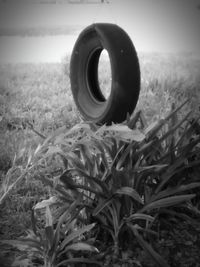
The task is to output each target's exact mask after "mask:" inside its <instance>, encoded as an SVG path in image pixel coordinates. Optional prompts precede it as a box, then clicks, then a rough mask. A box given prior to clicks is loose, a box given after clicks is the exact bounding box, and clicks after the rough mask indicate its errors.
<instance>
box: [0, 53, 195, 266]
mask: <svg viewBox="0 0 200 267" xmlns="http://www.w3.org/2000/svg"><path fill="white" fill-rule="evenodd" d="M105 64H106V63H105ZM140 64H141V73H142V91H141V95H140V101H139V104H138V107H137V110H136V113H135V114H137V111H138V110H139V109H142V111H143V113H144V117H145V118H146V122H144V120H142V122H143V123H144V125H143V123H142V124H138V123H137V124H136V122H135V120H134V118H135V117H134V115H133V117H131V118H127V122H126V123H125V124H122V125H114V126H110V127H104V126H103V127H100V128H97V127H96V126H95V125H91V124H90V123H89V124H87V123H81V119H80V117H79V116H78V113H77V111H76V108H75V106H74V104H73V100H72V96H71V92H70V84H69V58H67V59H66V60H65V61H64V63H63V64H62V65H59V64H54V65H53V64H52V65H15V66H11V65H9V66H8V65H6V66H1V68H0V72H1V77H3V79H2V84H1V95H0V101H1V106H0V108H1V113H0V115H1V117H0V119H1V122H0V130H1V131H0V134H1V139H0V140H1V144H0V145H1V155H0V171H1V195H0V198H1V218H2V219H1V222H0V223H1V225H0V231H1V240H2V239H4V240H7V241H4V244H3V245H2V244H1V245H0V246H1V248H3V249H2V250H1V257H2V260H1V262H2V264H3V262H5V266H10V261H13V260H14V263H15V265H16V266H20V264H21V266H23V265H22V264H24V266H87V265H89V264H91V266H156V264H157V265H158V266H199V265H198V262H200V259H199V241H198V240H199V236H200V232H199V230H200V227H199V193H198V191H199V190H198V187H199V185H200V183H199V176H198V173H199V165H200V164H199V163H200V151H199V149H200V147H199V143H200V137H199V132H198V131H199V128H198V126H199V124H198V123H196V122H198V121H196V119H198V117H199V113H198V112H199V110H198V104H199V94H198V93H199V92H198V90H199V76H198V70H199V66H200V65H199V62H198V61H197V60H195V59H192V58H191V57H189V56H184V57H182V58H180V57H169V56H166V55H163V56H161V55H157V54H154V55H151V56H149V55H140ZM104 69H105V68H104V67H103V68H102V79H103V80H104V82H102V84H104V86H106V85H108V84H109V82H108V81H109V77H107V75H106V73H105V72H103V70H104ZM107 90H108V89H107ZM187 98H189V100H190V101H189V102H186V103H185V104H184V105H183V106H182V107H181V109H179V110H174V109H175V108H176V107H178V106H180V103H183V102H184V100H185V99H187ZM172 103H174V104H175V105H174V106H173V110H172V111H171V108H172V105H171V104H172ZM191 109H192V114H191V112H190V110H191ZM166 114H171V115H170V116H168V117H167V118H166V120H163V118H164V117H166V116H167V115H166ZM192 118H194V120H193V121H192V120H191V119H192ZM160 119H161V120H160ZM73 125H76V126H75V127H73ZM128 126H129V127H130V128H131V129H130V128H129V127H128ZM148 126H149V127H148ZM28 229H32V230H28ZM11 239H12V240H15V241H12V245H16V247H17V248H18V249H20V250H22V251H23V252H20V251H18V250H13V249H12V248H11V247H10V243H11V242H10V241H9V240H11ZM5 243H6V246H5ZM177 248H178V249H177ZM189 255H190V257H189ZM8 256H9V259H8ZM75 262H78V263H75Z"/></svg>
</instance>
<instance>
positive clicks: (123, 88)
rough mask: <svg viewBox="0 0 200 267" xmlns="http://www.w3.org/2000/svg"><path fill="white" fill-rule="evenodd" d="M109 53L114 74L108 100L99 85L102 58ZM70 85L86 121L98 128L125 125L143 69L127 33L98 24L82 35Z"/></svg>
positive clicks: (71, 67)
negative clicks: (99, 69)
mask: <svg viewBox="0 0 200 267" xmlns="http://www.w3.org/2000/svg"><path fill="white" fill-rule="evenodd" d="M104 49H105V50H107V52H108V55H109V58H110V65H111V73H112V82H111V90H110V95H109V97H108V99H105V97H104V95H103V93H102V92H101V89H100V86H99V82H98V63H99V58H100V54H101V52H102V51H103V50H104ZM70 81H71V89H72V94H73V97H74V101H75V103H76V105H77V107H78V109H79V111H80V113H81V115H82V116H83V117H84V119H85V120H87V121H91V122H94V123H96V124H111V123H112V122H114V123H120V122H123V121H124V120H125V119H126V116H127V113H129V114H131V113H132V112H133V111H134V109H135V106H136V104H137V101H138V97H139V92H140V67H139V61H138V57H137V53H136V50H135V48H134V46H133V43H132V41H131V39H130V38H129V36H128V35H127V33H126V32H125V31H124V30H123V29H121V28H120V27H119V26H117V25H115V24H109V23H96V24H92V25H90V26H88V27H87V28H85V29H84V30H83V31H82V32H81V33H80V35H79V37H78V39H77V41H76V43H75V45H74V48H73V51H72V55H71V61H70Z"/></svg>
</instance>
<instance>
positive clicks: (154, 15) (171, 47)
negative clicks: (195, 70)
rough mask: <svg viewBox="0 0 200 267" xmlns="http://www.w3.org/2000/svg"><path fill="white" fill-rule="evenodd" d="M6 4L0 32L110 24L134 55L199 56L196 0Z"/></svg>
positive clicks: (0, 7)
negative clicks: (122, 32) (120, 30)
mask: <svg viewBox="0 0 200 267" xmlns="http://www.w3.org/2000/svg"><path fill="white" fill-rule="evenodd" d="M27 1H28V0H27ZM46 1H48V0H46ZM63 1H64V0H63ZM90 1H91V0H90ZM7 2H8V3H0V28H20V27H38V26H48V27H49V26H59V25H62V26H63V25H69V26H70V25H71V26H73V25H80V26H81V28H82V29H83V28H84V27H86V26H87V25H89V24H91V23H96V22H111V23H116V24H118V25H119V26H120V27H122V28H123V29H124V30H125V31H127V33H128V34H129V35H130V37H131V39H132V41H133V43H134V45H135V47H136V50H138V51H147V52H152V51H153V52H175V53H178V52H192V53H194V54H198V56H200V9H198V8H197V7H198V6H200V0H109V4H67V3H65V4H59V3H58V4H51V5H46V4H45V5H44V4H43V5H42V4H33V3H31V4H30V0H29V4H27V3H26V1H25V0H24V1H22V2H20V0H7ZM32 2H34V0H32ZM79 32H80V30H79ZM76 37H77V36H75V39H76ZM0 38H1V37H0ZM0 49H1V48H0Z"/></svg>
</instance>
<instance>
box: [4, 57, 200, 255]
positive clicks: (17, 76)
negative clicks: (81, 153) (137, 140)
mask: <svg viewBox="0 0 200 267" xmlns="http://www.w3.org/2000/svg"><path fill="white" fill-rule="evenodd" d="M69 60H70V58H69V56H67V57H66V59H65V60H64V61H63V63H62V64H16V65H1V66H0V77H1V81H0V181H1V184H2V188H3V182H4V178H5V176H6V172H7V171H8V169H9V167H11V166H12V164H13V160H15V164H16V165H17V166H19V167H20V166H24V164H25V162H26V160H27V157H28V155H29V151H30V149H33V148H36V147H37V145H38V143H40V142H41V137H40V135H38V134H37V132H38V133H39V134H41V135H44V136H48V135H49V134H51V133H52V132H54V131H55V130H56V129H57V128H59V127H61V126H63V125H66V126H67V128H71V127H72V126H73V125H75V124H76V123H77V122H79V121H80V120H81V118H80V117H79V115H78V112H77V110H76V107H75V104H74V102H73V98H72V94H71V91H70V80H69ZM139 60H140V66H141V93H140V99H139V102H138V106H137V110H138V109H141V110H142V111H143V112H144V115H145V118H146V120H147V122H148V124H150V123H151V122H153V121H155V120H157V119H158V118H161V117H163V116H164V115H165V114H166V113H168V112H169V111H170V109H171V104H172V102H174V103H175V104H176V105H178V104H179V103H182V102H183V101H184V99H186V98H189V100H190V102H189V104H188V106H187V110H189V109H192V110H193V115H194V116H196V115H197V114H198V112H199V103H200V76H199V69H200V60H196V59H195V58H193V57H192V56H191V55H184V54H183V55H177V56H176V55H167V54H166V55H163V54H162V55H160V54H156V53H155V54H139ZM104 64H107V63H106V62H105V63H104ZM104 70H105V66H102V70H101V73H102V74H101V75H100V76H101V80H102V84H103V86H105V87H107V85H108V81H109V79H110V77H109V75H108V74H107V73H106V72H105V71H104ZM133 89H134V88H133ZM106 90H108V89H106ZM30 125H31V126H30ZM31 127H33V129H34V130H35V131H33V130H32V129H31ZM54 169H56V166H53V165H52V166H51V167H49V174H48V175H50V176H51V173H53V171H54ZM18 175H19V174H18V172H17V171H16V173H15V175H14V176H13V177H12V179H14V180H15V179H17V177H18ZM35 177H37V173H35V172H34V173H31V172H30V173H29V175H27V176H26V177H25V178H24V179H23V182H21V183H20V184H18V185H17V186H16V187H15V188H14V189H13V190H12V191H11V193H10V194H9V196H8V197H7V199H6V200H5V202H4V204H3V206H1V209H0V217H1V221H0V238H6V239H8V238H16V237H18V236H21V235H23V234H24V232H25V230H26V229H27V228H28V227H29V226H30V216H29V215H30V209H31V207H32V205H34V204H36V203H37V202H38V201H39V200H42V199H46V197H47V196H49V195H50V194H51V192H50V191H49V189H47V188H44V187H41V183H40V182H39V181H38V180H37V179H35ZM14 180H13V181H14ZM1 193H2V190H1V192H0V194H1ZM6 253H8V251H4V252H2V254H4V255H5V254H6Z"/></svg>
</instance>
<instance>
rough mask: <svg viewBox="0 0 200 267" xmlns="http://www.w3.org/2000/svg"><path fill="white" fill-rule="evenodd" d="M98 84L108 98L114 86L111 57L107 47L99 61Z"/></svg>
mask: <svg viewBox="0 0 200 267" xmlns="http://www.w3.org/2000/svg"><path fill="white" fill-rule="evenodd" d="M98 84H99V88H100V90H101V93H102V94H103V96H104V97H105V99H106V100H107V99H108V98H109V96H110V93H111V86H112V72H111V64H110V57H109V54H108V52H107V50H106V49H103V50H102V52H101V54H100V57H99V63H98Z"/></svg>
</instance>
